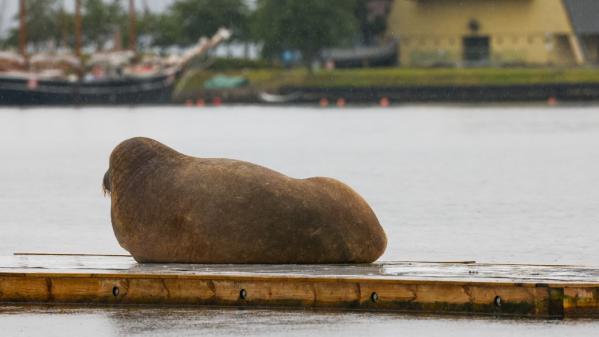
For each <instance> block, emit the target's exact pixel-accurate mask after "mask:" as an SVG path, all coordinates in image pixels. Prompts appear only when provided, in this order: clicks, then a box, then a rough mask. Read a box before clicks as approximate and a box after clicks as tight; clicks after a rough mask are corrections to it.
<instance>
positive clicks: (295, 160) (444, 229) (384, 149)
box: [0, 106, 599, 336]
mask: <svg viewBox="0 0 599 337" xmlns="http://www.w3.org/2000/svg"><path fill="white" fill-rule="evenodd" d="M133 136H147V137H152V138H155V139H157V140H159V141H162V142H164V143H166V144H168V145H170V146H172V147H174V148H176V149H178V150H180V151H182V152H184V153H186V154H190V155H195V156H202V157H230V158H236V159H242V160H247V161H251V162H255V163H258V164H262V165H265V166H269V167H271V168H274V169H276V170H278V171H280V172H283V173H285V174H288V175H291V176H294V177H298V178H300V177H309V176H314V175H321V176H332V177H335V178H338V179H340V180H343V181H345V182H346V183H348V184H349V185H351V186H352V187H354V188H355V189H356V190H357V191H359V192H360V193H361V194H362V195H364V197H365V198H366V199H367V200H368V201H369V202H370V204H371V206H372V207H373V209H374V210H375V212H376V213H377V215H378V216H379V219H380V221H381V223H382V224H383V226H384V227H385V229H386V231H387V234H388V237H389V247H388V250H387V253H386V254H385V256H384V257H383V259H384V260H430V261H454V260H476V261H479V262H518V263H560V264H588V265H599V249H598V248H597V246H596V243H597V242H598V241H599V231H598V230H597V229H596V228H597V224H598V223H599V107H552V108H549V107H542V106H539V107H537V106H524V107H504V106H500V107H485V106H451V107H431V106H411V107H401V108H394V109H379V108H347V109H343V110H338V109H311V108H299V107H298V108H278V107H277V108H265V107H223V108H207V109H197V108H166V107H162V108H133V109H131V108H112V109H104V108H97V109H67V108H53V109H49V108H43V109H25V110H22V109H1V110H0V160H1V164H2V165H0V186H1V189H0V215H1V216H2V218H1V219H2V220H1V221H0V226H1V230H2V231H1V233H2V235H1V236H0V255H6V254H11V253H13V252H60V253H124V251H123V250H122V249H121V248H120V247H119V246H118V244H117V242H116V240H115V239H114V235H113V233H112V229H111V225H110V218H109V200H108V199H106V198H104V197H103V196H102V193H101V189H100V184H101V180H102V176H103V174H104V171H105V170H106V168H107V164H108V156H109V154H110V152H111V150H112V148H113V147H114V146H116V145H117V144H118V143H119V142H120V141H122V140H124V139H126V138H129V137H133ZM0 327H2V329H3V330H5V329H6V327H9V331H10V332H12V333H11V334H10V335H11V336H19V335H23V336H25V335H27V336H29V335H35V333H37V332H39V333H40V335H43V336H63V335H64V331H65V330H64V329H65V327H66V329H67V330H66V331H71V332H72V334H74V335H77V334H80V335H88V334H89V333H90V332H93V336H162V335H172V336H187V335H200V334H206V333H211V334H217V335H222V336H228V335H251V336H253V335H263V334H266V335H273V336H275V335H277V336H278V335H282V334H284V335H302V334H307V333H311V334H315V333H327V334H330V335H333V336H346V335H350V336H359V335H364V334H366V333H376V334H377V335H398V334H401V332H402V331H405V332H409V333H406V335H409V336H431V335H442V336H474V335H477V336H478V335H481V333H483V332H484V333H483V334H484V335H485V336H508V335H513V334H518V335H519V336H563V335H574V334H577V333H578V334H581V333H583V332H589V331H591V330H595V331H599V324H597V323H594V322H576V323H575V322H561V323H555V322H553V323H550V322H526V321H517V322H512V321H488V320H473V321H471V320H448V319H438V318H435V319H430V318H429V319H421V318H414V317H406V316H398V315H372V314H354V313H338V314H324V313H316V312H282V311H275V312H272V311H238V310H217V311H215V310H193V309H143V310H141V309H111V310H107V311H106V310H99V309H47V308H38V309H35V310H29V309H28V310H25V309H23V308H0Z"/></svg>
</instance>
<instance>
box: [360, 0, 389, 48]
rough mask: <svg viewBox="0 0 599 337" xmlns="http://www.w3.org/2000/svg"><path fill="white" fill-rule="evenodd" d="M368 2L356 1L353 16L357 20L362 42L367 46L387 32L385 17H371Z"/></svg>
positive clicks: (366, 0)
mask: <svg viewBox="0 0 599 337" xmlns="http://www.w3.org/2000/svg"><path fill="white" fill-rule="evenodd" d="M368 2H369V0H358V1H357V6H356V10H355V12H354V13H355V16H356V18H357V20H358V25H359V29H360V34H361V35H362V36H361V37H362V42H364V43H365V44H367V45H369V44H372V43H373V42H376V39H377V38H378V37H380V36H381V35H382V34H384V33H385V32H386V31H387V18H386V16H380V15H377V16H374V17H373V16H371V15H370V13H369V10H368Z"/></svg>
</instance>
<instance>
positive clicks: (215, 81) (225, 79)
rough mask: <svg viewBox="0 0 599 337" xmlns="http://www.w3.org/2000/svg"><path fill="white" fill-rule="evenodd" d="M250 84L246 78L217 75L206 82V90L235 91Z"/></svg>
mask: <svg viewBox="0 0 599 337" xmlns="http://www.w3.org/2000/svg"><path fill="white" fill-rule="evenodd" d="M248 84H249V81H248V80H247V78H245V77H240V76H225V75H216V76H214V77H212V78H211V79H209V80H208V81H206V82H204V89H234V88H240V87H243V86H246V85H248Z"/></svg>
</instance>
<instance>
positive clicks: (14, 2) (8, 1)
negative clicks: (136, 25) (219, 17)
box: [0, 0, 173, 34]
mask: <svg viewBox="0 0 599 337" xmlns="http://www.w3.org/2000/svg"><path fill="white" fill-rule="evenodd" d="M63 2H64V4H65V7H66V8H69V9H72V8H73V7H74V6H73V4H74V3H75V1H74V0H63ZM144 2H145V3H147V4H148V6H149V7H150V9H151V10H153V11H162V10H164V9H165V8H167V7H168V6H169V5H170V4H171V3H172V2H173V0H145V1H144V0H137V6H138V7H139V8H143V4H144ZM123 3H124V4H125V5H127V3H128V1H123ZM18 8H19V1H18V0H0V34H4V33H5V32H6V30H7V29H8V27H11V26H14V25H16V22H15V21H14V20H13V18H14V16H15V14H16V13H17V10H18Z"/></svg>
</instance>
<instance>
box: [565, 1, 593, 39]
mask: <svg viewBox="0 0 599 337" xmlns="http://www.w3.org/2000/svg"><path fill="white" fill-rule="evenodd" d="M564 3H565V4H566V7H567V9H568V11H569V12H570V17H571V18H572V25H573V26H574V30H575V31H576V33H577V34H599V1H597V0H564Z"/></svg>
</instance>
